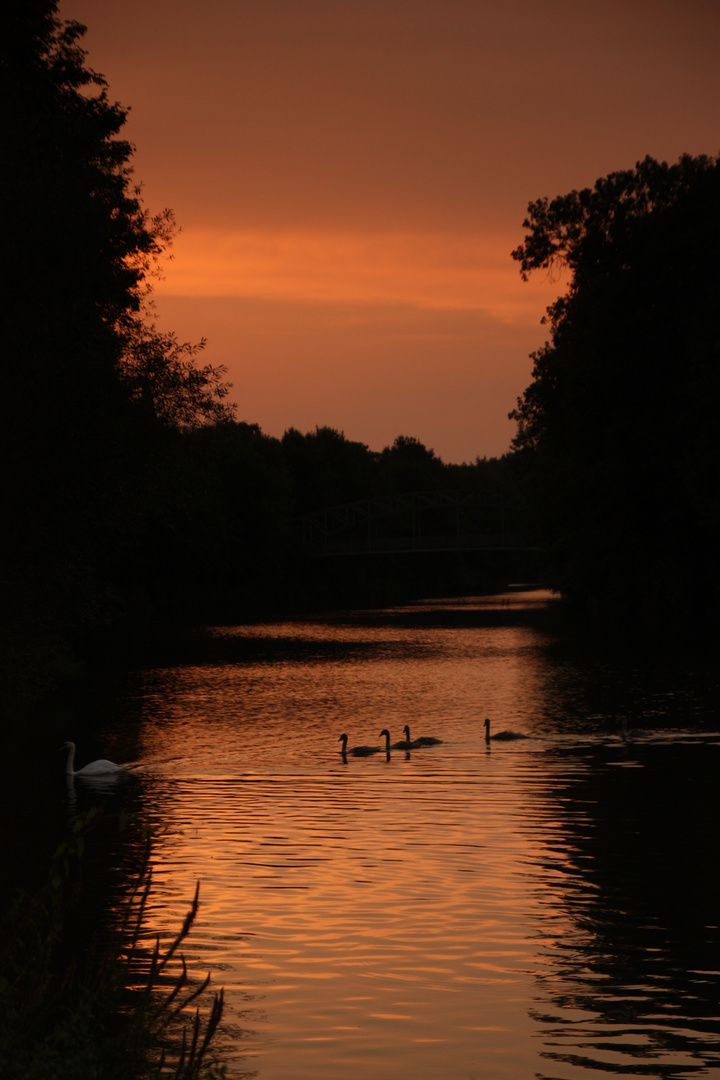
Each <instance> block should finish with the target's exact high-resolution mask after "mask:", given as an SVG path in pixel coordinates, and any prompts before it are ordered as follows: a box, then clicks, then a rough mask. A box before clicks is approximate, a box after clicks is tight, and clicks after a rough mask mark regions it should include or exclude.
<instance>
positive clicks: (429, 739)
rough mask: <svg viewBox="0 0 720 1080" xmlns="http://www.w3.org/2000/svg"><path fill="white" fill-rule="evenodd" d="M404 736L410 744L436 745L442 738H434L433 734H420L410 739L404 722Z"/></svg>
mask: <svg viewBox="0 0 720 1080" xmlns="http://www.w3.org/2000/svg"><path fill="white" fill-rule="evenodd" d="M403 731H404V732H405V738H406V739H407V741H408V742H409V743H410V744H411V745H412V746H438V745H439V744H440V743H441V742H442V739H436V738H435V736H434V735H421V736H420V737H419V738H418V739H412V740H411V739H410V728H409V726H408V725H407V724H406V725H405V727H404V728H403Z"/></svg>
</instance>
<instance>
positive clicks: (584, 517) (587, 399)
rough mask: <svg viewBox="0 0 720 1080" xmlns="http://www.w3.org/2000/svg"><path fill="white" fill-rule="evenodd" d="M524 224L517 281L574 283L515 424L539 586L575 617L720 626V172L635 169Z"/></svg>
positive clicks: (553, 314)
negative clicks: (540, 561)
mask: <svg viewBox="0 0 720 1080" xmlns="http://www.w3.org/2000/svg"><path fill="white" fill-rule="evenodd" d="M524 225H525V228H526V229H528V230H529V231H528V234H527V236H526V238H525V241H524V243H523V244H522V245H521V246H520V247H519V248H518V249H517V250H516V251H515V252H513V255H514V257H515V258H516V259H517V260H518V261H519V262H520V264H521V269H522V273H523V275H524V276H527V275H528V274H529V273H530V272H531V271H536V270H538V269H542V270H544V271H546V272H550V273H552V272H553V271H554V270H556V269H557V268H558V267H561V266H564V267H565V268H567V270H568V271H569V272H570V277H571V280H570V285H569V288H568V290H567V292H566V294H565V295H564V296H561V297H560V299H559V300H558V301H557V302H556V303H555V304H554V305H552V306H551V307H550V308H549V309H548V319H547V321H548V323H549V326H550V330H551V339H550V341H549V342H548V343H547V344H546V345H545V347H544V348H543V349H541V350H540V351H539V352H538V353H536V354H535V355H534V357H533V359H534V361H535V367H534V371H533V382H532V383H531V385H530V386H529V387H528V388H527V390H526V391H525V393H524V395H523V396H522V398H521V399H520V400H519V402H518V407H517V409H516V410H515V412H514V413H512V414H511V415H512V416H513V417H514V418H515V419H516V420H517V421H518V434H517V438H516V439H515V443H514V447H515V449H516V450H518V451H519V452H521V453H524V454H526V455H527V457H528V463H529V466H530V468H531V470H532V483H531V485H530V490H532V492H533V498H534V507H535V519H536V527H537V528H538V530H539V532H538V535H539V537H540V538H541V540H542V542H543V544H544V545H545V547H546V551H547V557H548V558H547V564H546V574H547V579H548V580H549V583H551V584H553V585H554V586H555V587H556V588H557V589H558V590H559V591H560V592H561V593H562V594H563V596H564V597H565V598H566V600H567V601H568V603H569V605H570V606H571V607H572V609H573V610H574V611H575V613H577V614H579V615H580V616H581V618H582V619H583V621H585V622H587V621H589V622H592V623H596V624H598V625H599V626H605V627H607V625H608V623H609V624H610V626H611V627H612V628H613V629H615V628H622V627H623V626H630V627H632V628H633V631H634V630H635V629H637V628H638V627H641V628H642V629H643V631H644V632H648V631H655V630H661V631H662V632H665V633H673V632H674V633H675V636H677V631H680V633H681V634H685V633H687V632H688V631H690V630H692V629H699V630H701V631H703V632H706V631H707V630H708V629H714V630H717V626H718V601H719V600H720V596H719V595H718V580H719V579H718V574H717V566H716V562H717V551H718V549H719V548H720V436H719V435H718V425H717V423H716V422H715V419H714V409H715V402H716V401H717V396H718V379H719V378H720V334H719V332H718V312H719V311H720V261H719V260H718V250H719V249H720V159H718V158H708V157H697V158H693V157H689V156H684V157H682V158H681V159H680V160H679V161H678V162H677V163H676V164H674V165H667V164H665V163H660V162H657V161H654V160H653V159H652V158H646V159H645V160H644V161H642V162H640V163H639V164H638V165H637V166H636V168H635V169H631V170H627V171H624V172H617V173H612V174H610V175H609V176H607V177H605V178H603V179H601V180H598V181H597V183H596V184H595V186H594V187H593V188H592V189H589V188H586V189H584V190H582V191H573V192H570V194H569V195H564V196H559V197H558V198H555V199H553V200H548V199H539V200H538V201H537V202H534V203H531V204H530V208H529V216H528V218H527V220H526V221H525V223H524Z"/></svg>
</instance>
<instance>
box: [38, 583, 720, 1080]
mask: <svg viewBox="0 0 720 1080" xmlns="http://www.w3.org/2000/svg"><path fill="white" fill-rule="evenodd" d="M544 600H545V597H544V595H543V594H538V593H527V594H522V593H520V594H514V595H507V596H502V597H493V598H484V599H476V600H473V599H466V600H461V601H444V602H437V603H428V604H425V605H417V606H414V607H412V608H404V609H394V610H391V611H385V612H371V613H367V612H366V613H361V614H355V615H346V616H334V617H332V618H323V619H317V620H307V621H304V622H282V623H278V624H273V625H267V624H265V625H254V626H239V627H232V628H218V629H214V630H211V631H209V632H208V635H207V637H206V639H205V642H204V645H203V646H202V650H201V651H200V652H198V654H197V656H195V657H194V658H193V662H192V663H190V662H186V663H183V664H182V665H179V666H170V667H167V668H157V667H155V668H152V669H148V670H143V671H140V672H137V673H135V674H134V675H133V676H132V677H131V678H130V679H129V681H128V682H126V683H124V684H123V686H122V688H121V689H119V690H118V691H117V693H116V694H115V696H114V698H113V700H112V701H108V702H105V703H103V705H102V707H103V709H104V710H105V711H106V717H107V718H106V721H105V727H104V729H103V730H102V731H101V732H100V736H99V740H100V745H94V746H92V747H90V746H83V745H82V744H81V743H80V739H79V738H78V743H79V745H78V762H77V764H79V765H81V764H83V762H84V761H85V760H87V758H88V756H90V754H91V753H92V752H93V751H98V752H99V754H100V756H108V757H112V758H115V759H116V760H122V759H124V758H125V757H127V756H133V757H135V758H137V759H138V760H139V762H140V767H139V769H138V770H137V772H136V774H135V775H134V776H133V777H132V779H130V780H128V781H127V782H126V783H124V784H120V785H115V786H112V785H111V786H110V787H109V788H108V789H107V790H105V791H103V790H95V789H88V788H87V786H86V785H83V784H81V783H80V782H79V781H76V782H75V783H74V784H70V786H69V788H67V789H66V788H65V786H64V785H63V786H62V788H61V787H60V784H58V785H57V791H56V793H55V797H56V798H57V800H58V801H59V802H60V803H62V806H64V807H65V811H64V812H66V813H69V814H71V815H72V814H73V813H75V812H77V811H78V810H79V809H83V808H84V807H85V806H87V805H89V804H92V803H94V802H100V801H105V802H110V803H112V805H113V806H114V807H115V808H117V807H122V806H123V805H124V804H125V803H127V805H128V807H129V808H131V809H133V810H134V811H135V812H139V813H140V815H141V817H142V820H143V821H144V822H145V823H146V824H149V825H152V826H153V827H154V829H155V833H156V840H155V848H154V867H155V869H154V883H155V884H154V906H153V908H152V910H151V912H150V921H151V923H152V924H153V925H154V926H156V927H159V928H161V929H163V930H164V931H167V933H172V932H173V931H174V930H176V929H177V927H178V926H179V922H180V920H181V918H182V916H183V915H184V913H185V911H186V910H187V906H188V901H189V899H190V898H191V897H192V894H193V891H194V887H195V882H196V881H197V880H200V882H201V892H200V898H201V908H200V916H199V919H198V923H197V925H196V927H195V929H194V931H193V934H192V937H191V938H190V940H189V947H188V949H187V955H188V958H189V960H190V961H191V964H192V967H193V970H195V971H196V972H198V973H202V972H205V971H211V972H212V973H213V982H214V983H215V985H218V986H224V987H225V993H226V999H227V1002H228V1013H227V1020H228V1025H229V1026H228V1029H227V1031H228V1034H227V1036H226V1037H227V1038H228V1040H229V1042H230V1043H231V1044H232V1055H231V1058H230V1069H229V1075H230V1076H231V1077H240V1076H244V1075H246V1074H253V1075H257V1076H258V1078H259V1080H319V1078H328V1080H390V1078H392V1080H449V1078H452V1080H454V1078H458V1080H471V1078H472V1080H481V1078H482V1080H496V1078H497V1080H517V1078H533V1077H537V1078H543V1080H546V1078H547V1080H549V1078H553V1080H581V1078H582V1080H587V1078H589V1077H593V1076H599V1075H601V1074H608V1073H610V1074H616V1075H623V1076H638V1077H640V1076H642V1077H663V1078H685V1077H691V1076H715V1077H717V1076H720V929H719V924H720V871H719V869H718V867H719V865H720V809H719V808H720V800H719V798H718V790H719V787H720V720H719V718H718V712H717V704H718V698H717V680H716V679H714V677H713V676H712V674H710V673H709V671H708V667H707V665H704V664H703V663H700V662H698V665H697V667H694V666H693V665H692V664H690V665H689V664H688V663H687V662H685V663H683V664H682V665H678V668H677V669H675V668H674V667H673V665H672V664H668V663H667V662H665V661H663V662H662V663H660V662H658V663H657V664H655V665H653V664H643V665H640V664H631V663H626V662H623V661H622V659H621V658H615V659H614V660H607V659H604V660H601V659H599V658H598V657H596V656H593V655H592V654H588V653H587V652H584V653H578V654H576V655H573V654H569V653H568V651H567V649H560V648H559V647H558V646H557V645H556V644H555V643H554V642H553V640H552V638H551V637H550V636H549V635H548V633H547V632H546V631H545V630H543V629H542V625H543V624H542V622H538V619H537V612H538V608H539V606H540V605H541V604H542V603H543V602H544ZM96 704H97V703H96ZM485 717H489V718H490V719H491V722H492V725H493V731H494V732H497V731H500V730H502V729H507V728H509V729H513V730H514V731H517V732H522V733H524V734H525V735H527V736H528V738H526V739H523V740H518V741H514V742H501V741H494V740H493V741H491V742H490V743H489V744H488V743H486V741H485V738H484V729H483V721H484V719H485ZM405 724H409V725H410V728H411V734H412V736H413V738H414V737H416V736H421V735H434V736H436V737H438V738H440V739H442V740H443V742H442V744H441V745H437V746H429V747H423V748H420V749H416V750H411V751H409V752H405V751H402V750H393V751H392V752H391V753H390V755H389V756H388V755H386V754H385V753H384V752H383V753H377V754H374V755H373V756H371V757H366V758H355V757H352V756H350V755H348V757H347V760H343V758H342V756H341V754H340V753H339V749H340V744H339V742H338V737H339V736H340V735H341V734H342V733H343V732H346V733H347V734H348V736H349V745H351V746H352V745H354V744H357V743H362V744H371V745H376V746H381V745H382V742H383V741H382V740H381V739H380V738H379V732H380V730H381V729H382V728H385V727H387V728H389V730H390V733H391V735H392V739H393V741H396V740H398V739H401V738H402V729H403V727H404V725H405ZM626 729H627V730H626ZM65 737H66V738H72V737H74V732H73V731H70V730H68V731H67V733H66V735H65ZM92 756H97V754H95V753H92ZM60 771H61V769H60Z"/></svg>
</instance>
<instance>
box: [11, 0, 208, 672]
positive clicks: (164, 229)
mask: <svg viewBox="0 0 720 1080" xmlns="http://www.w3.org/2000/svg"><path fill="white" fill-rule="evenodd" d="M84 32H85V30H84V27H82V26H80V25H79V24H78V23H75V22H62V21H61V20H60V19H59V18H58V17H57V4H56V2H55V0H8V3H7V4H6V5H5V7H4V8H3V15H2V39H1V44H0V141H1V145H2V148H3V168H2V170H0V229H1V233H0V238H1V239H0V242H1V250H0V317H1V318H2V354H1V363H2V394H0V456H1V457H2V461H3V469H2V479H0V503H1V505H2V513H3V520H4V522H6V523H7V525H6V527H5V528H4V530H3V533H2V540H1V541H0V543H1V545H2V547H1V550H0V561H1V563H2V569H0V590H1V594H2V595H1V597H0V609H1V610H2V614H1V615H0V638H1V639H2V645H3V647H4V652H5V654H6V656H7V655H9V656H10V660H9V661H8V662H6V664H5V665H4V670H5V671H6V672H7V671H10V672H14V671H16V670H21V669H22V668H23V666H25V665H26V664H28V663H30V659H29V657H30V655H31V654H33V655H34V656H35V661H34V662H35V663H36V665H37V669H38V671H48V670H52V667H53V663H52V658H51V657H50V656H49V655H48V654H50V653H55V654H57V653H59V652H61V651H62V650H63V648H64V647H65V646H66V645H67V644H68V642H69V641H71V640H72V639H73V638H76V637H77V635H78V634H80V633H84V632H85V631H87V630H89V629H92V628H97V627H98V626H100V625H101V624H102V623H104V622H106V621H107V620H108V619H112V618H113V611H114V610H116V609H117V608H118V607H120V608H121V607H123V605H124V600H123V597H122V596H120V595H119V593H118V588H117V583H118V581H126V580H127V578H128V576H129V575H130V572H131V565H132V561H133V559H134V558H135V557H136V555H137V550H136V545H137V543H138V542H139V541H140V539H141V537H142V536H143V534H144V532H145V526H144V524H143V520H144V515H145V514H146V512H147V509H148V507H149V506H151V505H153V502H154V498H155V495H156V493H157V490H158V488H159V487H160V486H162V479H161V477H160V476H159V475H158V474H157V472H156V471H155V463H156V462H158V461H161V460H163V457H164V454H163V451H162V450H161V449H160V448H159V444H158V440H159V439H161V437H162V432H163V431H164V430H167V428H168V426H169V425H173V424H180V425H184V426H187V425H192V424H193V423H194V422H196V421H197V420H199V419H202V418H203V417H209V418H210V419H211V420H216V419H217V418H218V416H219V415H221V414H224V415H226V414H227V413H226V412H225V413H223V403H222V400H221V399H222V397H223V395H224V392H225V387H224V384H223V383H222V372H221V371H215V370H214V369H212V368H209V367H205V368H201V369H199V368H198V367H197V365H196V363H195V356H194V355H193V353H192V351H188V350H187V347H185V346H179V345H177V343H176V342H175V340H174V338H172V337H169V336H165V337H163V336H162V335H159V334H158V333H157V332H156V331H154V329H153V328H152V327H147V326H146V319H145V316H144V313H143V303H144V300H145V297H146V295H147V291H148V280H149V274H150V271H151V270H152V267H153V263H154V261H155V260H156V259H157V257H158V256H159V255H160V253H161V252H162V250H163V248H164V247H165V245H166V244H167V243H168V242H169V240H170V238H171V235H172V216H171V215H170V214H169V212H167V211H164V212H163V213H161V214H159V215H158V216H156V217H151V216H150V215H149V214H148V213H147V211H146V210H145V209H144V207H143V206H142V203H141V201H140V197H139V191H138V189H137V187H136V186H135V184H134V182H133V178H132V170H131V167H130V160H131V155H132V147H131V145H130V143H128V142H127V141H126V140H124V139H122V138H121V137H120V132H121V130H122V127H123V124H124V122H125V118H126V110H125V109H123V108H122V107H121V106H120V105H118V104H117V103H115V102H113V101H112V100H111V99H110V98H109V97H108V92H107V86H106V83H105V80H104V79H103V78H102V76H100V75H98V74H96V73H95V72H94V71H93V70H92V69H91V68H89V67H88V66H87V64H86V61H85V53H84V51H83V49H82V48H81V46H80V42H81V39H82V35H83V34H84Z"/></svg>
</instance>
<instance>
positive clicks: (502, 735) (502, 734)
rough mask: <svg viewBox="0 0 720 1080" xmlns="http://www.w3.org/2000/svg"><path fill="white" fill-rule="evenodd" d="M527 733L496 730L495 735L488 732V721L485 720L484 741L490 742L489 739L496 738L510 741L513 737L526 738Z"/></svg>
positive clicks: (499, 740)
mask: <svg viewBox="0 0 720 1080" xmlns="http://www.w3.org/2000/svg"><path fill="white" fill-rule="evenodd" d="M527 738H529V736H528V735H523V734H521V733H520V732H519V731H498V732H497V734H496V735H491V734H490V721H489V720H486V721H485V742H490V740H491V739H497V741H498V742H512V741H514V740H515V739H527Z"/></svg>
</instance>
